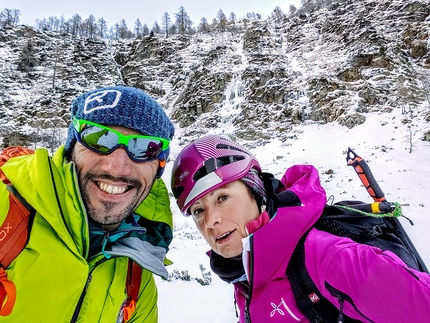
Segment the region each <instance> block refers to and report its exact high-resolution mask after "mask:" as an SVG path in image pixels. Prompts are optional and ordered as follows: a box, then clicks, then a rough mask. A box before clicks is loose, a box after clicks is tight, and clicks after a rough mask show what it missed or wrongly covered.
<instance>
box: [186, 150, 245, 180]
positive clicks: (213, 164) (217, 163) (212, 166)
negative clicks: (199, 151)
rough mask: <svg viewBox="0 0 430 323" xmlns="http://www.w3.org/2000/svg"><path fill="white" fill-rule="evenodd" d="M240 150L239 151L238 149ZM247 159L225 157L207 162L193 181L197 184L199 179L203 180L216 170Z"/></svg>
mask: <svg viewBox="0 0 430 323" xmlns="http://www.w3.org/2000/svg"><path fill="white" fill-rule="evenodd" d="M236 150H238V149H236ZM243 159H245V157H243V156H237V155H234V156H223V157H218V158H211V159H208V160H206V161H205V163H204V164H203V166H202V167H200V168H199V169H198V170H197V171H196V172H195V174H194V176H193V180H194V181H195V182H197V181H198V180H199V179H201V178H202V177H205V176H206V175H208V174H210V173H212V172H213V171H215V170H216V169H218V168H220V167H222V166H225V165H228V164H231V163H235V162H237V161H240V160H243Z"/></svg>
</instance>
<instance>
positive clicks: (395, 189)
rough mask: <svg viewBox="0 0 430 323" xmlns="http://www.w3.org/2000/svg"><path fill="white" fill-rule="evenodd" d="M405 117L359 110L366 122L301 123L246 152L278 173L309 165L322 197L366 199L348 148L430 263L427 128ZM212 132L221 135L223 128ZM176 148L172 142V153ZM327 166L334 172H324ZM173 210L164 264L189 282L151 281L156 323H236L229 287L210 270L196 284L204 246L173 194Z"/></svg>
mask: <svg viewBox="0 0 430 323" xmlns="http://www.w3.org/2000/svg"><path fill="white" fill-rule="evenodd" d="M407 117H408V115H402V113H401V110H400V109H398V110H394V111H393V113H391V114H366V118H367V121H366V122H365V123H364V124H363V125H360V126H357V127H355V128H353V129H348V128H345V127H342V126H339V125H338V124H335V123H332V124H327V125H318V124H307V125H301V126H297V127H296V128H295V131H294V133H292V137H293V138H292V139H291V140H288V141H286V142H283V143H282V142H280V141H278V140H276V139H275V140H272V141H271V142H270V143H268V144H266V145H264V146H259V147H256V148H253V149H251V151H252V152H253V153H254V154H255V155H256V157H257V159H258V160H259V161H260V163H261V165H262V166H263V168H264V170H265V171H269V172H271V173H273V174H275V175H276V176H277V177H280V176H282V174H283V172H284V170H285V169H286V168H287V167H289V166H290V165H293V164H313V165H314V166H315V167H316V168H317V169H318V170H319V172H320V176H321V183H322V185H323V187H324V188H325V189H326V191H327V196H330V195H333V196H334V200H335V201H340V200H345V199H360V200H363V201H368V202H371V201H372V199H371V198H370V197H369V196H368V194H367V192H366V190H365V189H364V187H363V185H362V184H361V182H360V180H359V178H358V176H357V175H356V174H355V172H354V170H353V168H352V167H349V166H347V165H346V151H347V149H348V147H351V148H352V149H353V150H354V151H355V152H356V153H357V154H358V155H360V156H361V157H363V158H364V159H365V160H366V161H367V163H368V165H369V167H370V169H371V170H372V172H373V174H374V176H375V178H376V179H377V181H378V182H379V184H380V186H381V188H382V190H383V192H384V193H385V195H386V197H387V200H388V201H390V202H399V203H401V204H405V206H403V213H404V214H405V215H406V216H407V217H409V218H410V219H411V220H413V222H414V223H415V225H414V226H411V225H410V224H409V222H408V221H406V220H405V219H401V220H400V221H401V223H402V224H403V226H404V227H405V229H406V230H407V231H408V232H409V235H410V237H411V239H412V241H413V242H414V243H415V246H416V247H417V249H418V251H419V252H420V254H421V256H422V258H423V259H424V261H425V263H426V264H427V267H430V250H429V249H428V243H429V240H430V239H429V238H428V232H429V231H430V198H429V195H430V194H429V193H430V142H424V141H422V140H421V136H422V134H423V133H424V131H428V130H430V129H428V128H429V126H428V124H427V125H426V124H425V123H424V122H420V120H419V119H418V118H417V117H413V118H411V119H410V121H412V122H410V123H404V122H402V121H404V120H406V119H407ZM426 127H427V128H426ZM216 131H217V132H218V133H222V132H223V129H220V128H219V129H217V130H216ZM178 132H180V129H178ZM411 147H412V152H411V153H410V149H411ZM179 150H180V148H179V147H178V146H177V143H173V147H172V158H175V157H176V155H177V154H178V152H179ZM168 167H169V168H168V169H167V170H166V172H165V174H164V176H163V178H164V179H165V181H166V183H167V184H168V185H170V173H171V167H172V163H169V166H168ZM329 170H332V171H333V173H332V174H326V172H327V171H329ZM172 209H173V211H174V219H175V224H174V226H175V235H174V239H173V243H172V244H171V249H170V251H169V253H168V258H169V259H171V260H172V261H173V262H174V264H173V265H171V266H169V267H167V269H168V270H169V272H170V273H174V272H175V271H176V273H181V272H184V271H187V272H188V274H189V276H190V278H191V280H190V281H184V280H181V279H172V281H161V279H158V278H157V284H158V287H159V312H160V313H159V318H160V319H159V322H160V323H183V322H187V323H194V322H195V323H197V322H198V323H215V322H223V323H235V322H237V318H236V314H235V308H234V299H233V287H232V286H231V285H228V284H226V283H224V282H222V281H221V280H220V279H219V278H218V277H216V275H215V274H213V273H212V275H211V278H212V281H211V283H210V284H209V285H207V286H203V285H201V284H200V283H198V282H197V281H196V278H202V270H201V269H200V266H201V265H202V266H203V267H204V269H203V272H208V271H210V270H209V259H208V257H207V256H206V255H205V252H206V251H207V250H208V246H207V244H206V242H205V241H204V240H203V239H202V238H201V237H200V236H199V234H198V233H197V230H196V229H195V227H194V223H193V221H192V219H190V218H185V217H183V216H182V215H181V214H180V213H179V210H178V208H177V206H176V204H175V202H174V200H173V198H172ZM177 276H178V275H177ZM179 276H181V275H179ZM181 277H182V276H181Z"/></svg>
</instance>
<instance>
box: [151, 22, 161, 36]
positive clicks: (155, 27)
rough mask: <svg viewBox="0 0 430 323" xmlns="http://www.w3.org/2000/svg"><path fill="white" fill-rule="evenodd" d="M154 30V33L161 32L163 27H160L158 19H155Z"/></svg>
mask: <svg viewBox="0 0 430 323" xmlns="http://www.w3.org/2000/svg"><path fill="white" fill-rule="evenodd" d="M152 32H153V33H154V34H161V27H160V25H159V24H158V22H157V20H156V21H154V26H152Z"/></svg>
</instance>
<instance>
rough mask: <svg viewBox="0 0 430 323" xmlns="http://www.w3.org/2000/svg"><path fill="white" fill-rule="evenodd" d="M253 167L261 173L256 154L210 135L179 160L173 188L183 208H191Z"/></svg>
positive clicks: (194, 143) (173, 178)
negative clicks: (206, 195) (203, 197)
mask: <svg viewBox="0 0 430 323" xmlns="http://www.w3.org/2000/svg"><path fill="white" fill-rule="evenodd" d="M251 168H254V169H255V170H256V171H257V172H261V166H260V164H259V163H258V161H257V160H256V159H255V157H254V155H253V154H251V153H250V152H249V151H247V150H246V149H244V148H243V147H242V146H239V145H238V144H236V143H234V142H233V141H231V140H230V139H227V138H225V137H221V136H219V135H210V136H207V137H203V138H200V139H198V140H196V141H194V142H192V143H190V144H188V145H187V146H186V147H185V148H184V149H183V150H182V151H181V152H180V154H179V155H178V157H177V158H176V160H175V162H174V164H173V169H172V181H171V187H172V191H173V195H174V196H175V198H176V203H177V204H178V207H179V209H180V210H181V212H182V213H183V214H184V215H185V216H190V213H189V208H190V207H191V205H193V204H194V202H196V201H197V200H198V199H199V198H201V197H202V196H203V195H205V194H207V193H209V192H211V191H213V190H214V189H216V188H218V187H220V186H223V185H226V184H228V183H231V182H233V181H235V180H239V179H241V178H243V177H244V176H245V175H246V174H247V173H248V172H249V171H250V169H251Z"/></svg>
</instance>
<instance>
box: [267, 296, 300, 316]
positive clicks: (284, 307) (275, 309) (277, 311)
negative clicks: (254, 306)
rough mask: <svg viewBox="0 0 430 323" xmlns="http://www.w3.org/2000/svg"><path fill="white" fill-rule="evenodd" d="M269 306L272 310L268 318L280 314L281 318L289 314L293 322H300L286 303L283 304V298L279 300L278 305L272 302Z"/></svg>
mask: <svg viewBox="0 0 430 323" xmlns="http://www.w3.org/2000/svg"><path fill="white" fill-rule="evenodd" d="M270 305H272V308H273V310H272V312H270V317H273V316H275V315H276V314H280V315H282V316H285V315H287V314H289V315H290V316H291V317H292V318H293V319H294V320H296V321H300V319H299V318H298V317H297V316H296V315H295V314H294V313H293V311H292V310H291V309H290V308H289V307H288V305H287V303H285V300H284V299H283V298H281V302H280V303H279V304H278V305H276V304H275V303H272V302H270ZM281 307H282V309H281Z"/></svg>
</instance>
